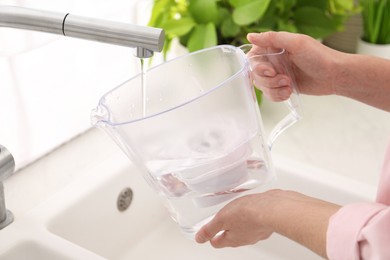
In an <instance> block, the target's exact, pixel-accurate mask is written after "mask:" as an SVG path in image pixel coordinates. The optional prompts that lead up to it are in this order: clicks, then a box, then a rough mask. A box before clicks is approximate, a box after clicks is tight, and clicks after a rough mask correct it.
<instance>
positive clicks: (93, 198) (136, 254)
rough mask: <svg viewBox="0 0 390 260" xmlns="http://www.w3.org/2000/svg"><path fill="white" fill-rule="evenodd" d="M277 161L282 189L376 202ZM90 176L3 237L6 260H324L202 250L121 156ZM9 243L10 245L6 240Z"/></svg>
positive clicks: (268, 248) (291, 253)
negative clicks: (121, 202) (123, 204)
mask: <svg viewBox="0 0 390 260" xmlns="http://www.w3.org/2000/svg"><path fill="white" fill-rule="evenodd" d="M274 161H275V165H276V171H277V175H278V181H277V183H276V186H277V187H278V188H283V189H294V190H297V191H300V192H303V193H305V194H308V195H312V196H316V197H318V198H322V199H326V200H330V201H332V202H335V203H340V204H346V203H350V202H355V201H362V200H370V199H372V198H373V196H374V195H375V188H374V187H371V186H368V185H365V184H362V183H358V182H354V181H352V180H349V179H345V178H342V177H340V176H337V175H335V174H332V173H329V172H325V171H322V170H319V169H314V168H311V167H307V166H304V165H302V164H299V163H297V162H294V161H291V160H288V159H286V158H282V157H277V156H274ZM87 171H88V174H84V175H83V177H80V179H79V180H77V181H76V182H74V183H72V184H71V185H69V186H67V187H66V188H64V189H63V190H62V191H59V192H58V193H57V194H55V195H54V196H52V197H51V198H49V199H48V200H47V201H46V202H44V203H43V204H41V205H39V206H38V207H36V208H34V209H33V210H32V211H30V212H29V213H28V215H27V216H26V217H25V219H24V220H23V219H22V220H19V221H16V222H15V223H14V224H13V225H11V226H9V227H7V228H6V229H5V230H4V231H1V232H0V259H11V260H12V259H15V260H16V259H18V260H19V259H29V260H30V259H39V260H42V259H60V260H62V259H88V260H101V259H110V260H125V259H170V260H175V259H177V260H179V259H180V260H182V259H186V260H187V259H188V260H195V259H196V260H198V259H207V260H214V259H225V260H233V259H234V260H236V259H239V258H241V259H246V260H251V259H301V260H305V259H310V260H313V259H321V258H320V257H318V256H317V255H315V254H314V253H312V252H311V251H309V250H307V249H305V248H304V247H302V246H300V245H298V244H296V243H295V242H292V241H290V240H288V239H286V238H284V237H281V236H279V235H277V234H274V235H272V237H271V238H270V239H268V240H267V241H263V242H260V243H257V244H256V245H251V246H245V247H240V248H224V249H214V248H212V247H211V246H210V245H209V244H203V245H199V244H197V243H195V242H194V241H192V240H190V239H188V238H186V237H185V236H184V235H183V234H182V233H181V231H180V229H179V227H178V226H177V225H176V223H174V221H173V220H172V219H171V218H170V216H169V214H168V212H167V210H166V209H165V208H164V206H163V202H162V200H161V199H160V198H159V197H158V196H157V195H156V194H155V192H154V191H153V190H152V189H151V188H150V187H149V186H148V185H147V183H146V181H145V180H144V179H143V178H142V176H141V174H140V173H139V172H138V170H137V169H136V168H135V167H134V166H133V165H132V164H131V163H130V161H129V160H128V159H127V158H126V157H125V156H123V155H122V154H120V153H115V154H113V155H112V156H110V157H108V158H107V159H106V160H105V161H102V162H99V163H98V164H97V165H96V166H94V167H91V168H90V169H87ZM125 188H130V189H131V191H132V200H131V199H130V197H127V199H125V201H126V202H130V201H131V203H130V206H129V207H128V208H127V209H126V210H123V209H122V208H121V210H122V211H121V210H119V209H118V207H117V200H118V196H119V194H121V192H122V191H123V190H124V189H125ZM26 227H28V228H26ZM22 231H23V232H22ZM7 232H8V235H7ZM18 233H19V234H20V235H19V236H17V235H15V234H18ZM7 236H8V238H9V237H11V239H7V240H4V239H3V238H4V237H7ZM3 241H14V242H8V244H7V243H6V244H2V243H3ZM15 241H16V242H15ZM281 248H282V249H283V250H281ZM26 252H28V253H29V254H28V258H26V257H25V256H26V254H27V253H26Z"/></svg>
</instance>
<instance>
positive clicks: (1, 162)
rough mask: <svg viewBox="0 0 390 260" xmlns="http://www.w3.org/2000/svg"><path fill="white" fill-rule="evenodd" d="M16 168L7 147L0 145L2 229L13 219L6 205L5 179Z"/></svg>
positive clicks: (0, 214)
mask: <svg viewBox="0 0 390 260" xmlns="http://www.w3.org/2000/svg"><path fill="white" fill-rule="evenodd" d="M14 169H15V160H14V158H13V156H12V154H11V153H10V152H9V151H8V149H7V148H5V147H4V146H2V145H0V229H2V228H4V227H6V226H8V225H9V224H10V223H11V222H12V221H13V214H12V213H11V212H10V211H9V210H7V209H6V207H5V197H4V185H3V180H5V179H6V178H7V177H9V176H10V175H11V174H12V173H13V172H14Z"/></svg>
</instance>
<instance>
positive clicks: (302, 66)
mask: <svg viewBox="0 0 390 260" xmlns="http://www.w3.org/2000/svg"><path fill="white" fill-rule="evenodd" d="M248 40H249V41H250V42H251V43H252V44H253V51H254V52H255V53H256V52H257V51H258V52H260V53H265V52H267V50H270V49H285V50H286V51H287V57H288V59H289V62H290V64H291V66H292V70H293V73H294V75H295V78H296V81H297V85H298V90H299V92H300V93H304V94H310V95H328V94H333V93H335V89H334V84H333V79H335V78H336V77H337V75H338V71H337V68H336V66H335V65H334V64H336V63H337V62H336V61H337V59H338V58H340V56H342V55H343V54H342V53H341V52H338V51H335V50H332V49H330V48H328V47H325V46H324V45H322V44H321V43H320V42H318V41H316V40H315V39H313V38H311V37H309V36H306V35H302V34H293V33H288V32H265V33H250V34H248ZM253 76H254V80H255V85H256V86H257V87H258V88H260V89H261V90H262V92H263V93H264V94H265V95H266V96H267V97H268V98H269V99H271V100H273V101H283V100H286V99H288V98H289V96H290V95H291V93H292V88H291V86H290V84H289V83H290V79H289V78H288V77H287V76H286V75H278V74H277V73H276V72H275V71H274V70H273V69H272V68H266V67H264V66H258V67H255V68H254V75H253Z"/></svg>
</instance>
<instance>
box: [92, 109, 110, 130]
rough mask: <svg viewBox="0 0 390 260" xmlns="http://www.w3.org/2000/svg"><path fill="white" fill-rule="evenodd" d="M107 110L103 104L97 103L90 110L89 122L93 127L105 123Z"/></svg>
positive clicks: (107, 115) (107, 117) (107, 114)
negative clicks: (97, 104)
mask: <svg viewBox="0 0 390 260" xmlns="http://www.w3.org/2000/svg"><path fill="white" fill-rule="evenodd" d="M108 119H109V112H108V110H107V108H106V107H105V106H102V105H99V106H97V107H96V108H94V109H92V111H91V124H92V125H93V126H95V127H102V126H105V125H106V124H107V121H108Z"/></svg>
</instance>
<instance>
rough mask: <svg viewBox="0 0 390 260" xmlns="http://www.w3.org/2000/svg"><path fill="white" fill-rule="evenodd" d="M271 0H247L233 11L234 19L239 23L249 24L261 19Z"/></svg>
mask: <svg viewBox="0 0 390 260" xmlns="http://www.w3.org/2000/svg"><path fill="white" fill-rule="evenodd" d="M270 2H271V0H255V1H249V2H248V1H245V3H244V4H240V5H238V6H237V8H236V9H235V10H234V11H233V20H234V22H235V23H236V24H238V25H248V24H251V23H253V22H255V21H257V20H259V19H260V18H261V17H262V16H263V15H264V13H265V11H266V10H267V8H268V6H269V3H270Z"/></svg>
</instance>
